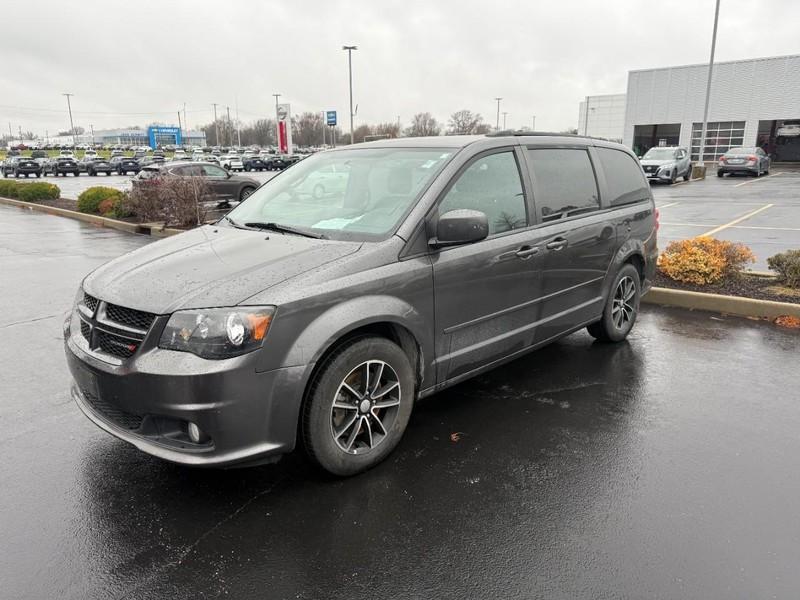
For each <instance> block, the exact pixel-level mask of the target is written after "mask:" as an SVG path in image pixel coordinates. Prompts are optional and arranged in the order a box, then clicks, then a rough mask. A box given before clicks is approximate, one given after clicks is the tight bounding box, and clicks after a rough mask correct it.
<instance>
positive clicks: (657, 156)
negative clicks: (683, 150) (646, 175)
mask: <svg viewBox="0 0 800 600" xmlns="http://www.w3.org/2000/svg"><path fill="white" fill-rule="evenodd" d="M670 158H675V149H674V148H650V150H648V151H647V154H645V155H644V157H643V158H642V160H667V159H670Z"/></svg>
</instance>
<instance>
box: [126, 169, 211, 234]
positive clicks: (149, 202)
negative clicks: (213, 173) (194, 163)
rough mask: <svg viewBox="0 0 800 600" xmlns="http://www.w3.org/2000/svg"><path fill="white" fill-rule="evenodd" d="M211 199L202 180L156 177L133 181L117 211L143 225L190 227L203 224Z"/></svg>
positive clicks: (206, 184)
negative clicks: (121, 210) (122, 211)
mask: <svg viewBox="0 0 800 600" xmlns="http://www.w3.org/2000/svg"><path fill="white" fill-rule="evenodd" d="M213 197H214V195H213V193H212V192H211V188H210V187H209V185H208V183H207V182H206V181H205V180H204V179H203V178H202V177H156V178H153V179H144V180H138V181H136V182H135V185H134V187H133V191H132V192H131V193H130V194H129V195H128V197H127V198H125V199H124V200H123V201H122V202H121V205H120V208H121V209H123V210H126V211H128V212H129V213H131V214H134V215H136V216H137V217H138V219H139V221H140V222H143V223H148V222H163V223H164V226H165V227H167V226H170V225H181V226H191V225H199V224H201V223H202V222H203V220H204V219H205V217H206V209H205V206H204V203H205V202H208V201H210V200H212V199H213Z"/></svg>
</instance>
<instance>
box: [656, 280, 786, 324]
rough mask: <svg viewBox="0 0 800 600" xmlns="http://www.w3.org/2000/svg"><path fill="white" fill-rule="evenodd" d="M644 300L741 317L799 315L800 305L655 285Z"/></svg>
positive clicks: (662, 304)
mask: <svg viewBox="0 0 800 600" xmlns="http://www.w3.org/2000/svg"><path fill="white" fill-rule="evenodd" d="M642 302H644V303H646V304H658V305H661V306H677V307H679V308H689V309H693V310H705V311H709V312H716V313H723V314H726V315H737V316H740V317H757V318H766V319H775V318H777V317H781V316H792V317H798V318H800V304H792V303H791V302H773V301H771V300H756V299H754V298H742V297H739V296H723V295H721V294H706V293H703V292H689V291H685V290H672V289H669V288H659V287H654V288H652V289H651V290H650V291H649V292H647V294H645V295H644V296H643V297H642Z"/></svg>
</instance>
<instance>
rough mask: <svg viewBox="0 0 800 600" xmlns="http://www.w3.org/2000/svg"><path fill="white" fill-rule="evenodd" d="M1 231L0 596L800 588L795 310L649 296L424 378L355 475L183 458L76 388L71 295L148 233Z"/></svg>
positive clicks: (6, 220)
mask: <svg viewBox="0 0 800 600" xmlns="http://www.w3.org/2000/svg"><path fill="white" fill-rule="evenodd" d="M727 184H728V181H727V180H726V181H724V182H722V185H727ZM760 185H768V184H767V183H766V182H764V183H758V184H754V186H745V188H744V189H747V187H755V186H760ZM684 187H686V188H691V189H698V190H699V189H701V188H700V186H697V188H693V187H692V184H690V185H687V186H684ZM673 189H679V188H673ZM739 189H742V188H739ZM666 191H669V190H666ZM659 200H660V202H664V200H665V198H663V197H660V198H659ZM668 210H669V209H663V210H662V215H663V216H662V220H666V215H667V214H668V213H667V211H668ZM764 212H765V213H766V212H767V211H764ZM0 231H1V232H2V233H0V272H2V286H3V293H2V295H0V307H2V311H0V332H2V337H0V339H1V340H2V342H0V364H2V369H0V394H1V396H2V402H0V450H1V451H2V457H3V458H2V461H1V462H0V469H1V471H2V472H1V473H0V483H1V484H0V540H2V552H0V598H4V599H5V598H9V599H14V600H17V599H35V600H39V599H55V598H58V599H73V598H74V599H87V598H91V599H94V598H136V599H164V598H170V599H183V598H187V599H189V598H192V599H196V598H219V597H227V598H237V599H243V598H245V599H246V598H308V599H317V598H348V599H358V598H382V597H387V598H592V599H594V598H681V599H682V598H748V599H753V598H796V597H797V595H798V590H799V589H800V572H799V571H798V569H797V566H798V558H799V557H800V519H799V518H798V506H799V504H798V498H800V475H798V468H797V465H798V456H800V435H798V431H800V393H799V392H798V383H800V379H799V377H800V375H798V369H797V364H798V355H800V353H799V352H798V351H799V350H800V334H798V333H797V332H794V331H790V330H782V329H779V328H777V327H775V326H773V325H771V324H768V323H762V322H755V321H749V320H743V319H734V318H723V317H720V316H716V315H710V314H706V313H692V312H687V311H678V310H666V309H655V308H646V310H645V312H644V313H643V314H642V315H641V318H640V321H639V323H638V324H637V326H636V328H635V330H634V332H633V334H632V335H631V337H630V339H629V341H628V342H626V343H623V344H619V345H603V344H598V343H593V342H592V340H591V338H589V337H588V335H586V334H585V333H583V332H581V333H577V334H574V335H572V336H569V337H568V338H566V339H564V340H562V341H560V342H558V343H556V344H554V345H552V346H550V347H548V348H546V349H543V350H540V351H537V352H535V353H533V354H530V355H528V356H527V357H524V358H522V359H519V360H517V361H515V362H513V363H511V364H509V365H506V366H504V367H501V368H498V369H496V370H494V371H492V372H491V373H488V374H486V375H484V376H481V377H479V378H477V379H474V380H472V381H469V382H466V383H464V384H462V385H459V386H457V387H454V388H452V389H450V390H447V391H445V392H442V393H440V394H437V395H435V396H433V397H432V398H429V399H427V400H425V401H423V402H421V403H420V404H419V405H418V406H417V407H416V409H415V412H414V414H413V416H412V420H411V423H410V426H409V429H408V432H407V433H406V436H405V438H404V440H403V441H402V442H401V444H400V446H399V448H398V449H397V451H396V452H394V453H393V454H392V455H391V456H390V458H389V459H388V460H387V461H386V462H384V463H383V464H381V465H380V466H379V467H377V468H376V469H374V470H372V471H370V472H368V473H366V474H364V475H362V476H359V477H356V478H352V479H347V480H336V479H331V478H329V477H326V476H324V475H321V474H320V473H319V472H317V471H315V470H313V469H312V468H310V467H309V466H308V465H307V464H306V463H305V462H304V460H303V459H302V457H301V456H300V455H297V454H295V455H291V456H288V457H286V458H284V459H283V460H282V461H281V462H279V463H277V464H274V465H268V466H264V467H258V468H251V469H245V470H231V471H213V470H193V469H187V468H182V467H178V466H174V465H170V464H167V463H164V462H161V461H159V460H157V459H154V458H151V457H149V456H146V455H144V454H141V453H139V452H138V451H136V450H135V449H134V448H132V447H130V446H128V445H126V444H125V443H123V442H121V441H118V440H116V439H114V438H112V437H109V436H108V435H106V434H105V433H103V432H102V431H100V430H99V429H97V428H96V427H95V426H94V425H92V424H91V423H90V422H89V421H88V420H87V419H86V418H85V417H84V416H83V415H82V414H81V413H80V411H79V410H78V409H77V407H76V406H75V405H74V404H73V403H72V401H71V400H70V399H69V395H68V386H69V375H68V372H67V368H66V365H65V362H64V358H63V348H62V342H61V322H62V314H63V313H64V311H65V310H67V309H68V307H69V306H70V305H71V303H72V300H73V297H74V295H75V291H76V288H77V286H78V284H79V282H80V280H81V278H82V277H83V275H85V274H86V273H87V272H88V271H89V270H91V269H92V268H93V267H95V266H97V265H99V264H100V263H102V262H104V261H106V260H108V259H110V258H113V257H115V256H117V255H119V254H121V253H123V252H126V251H128V250H131V249H133V248H136V247H138V246H140V245H142V244H146V243H149V242H150V239H149V238H147V237H142V236H132V235H128V234H124V233H120V232H115V231H111V230H105V229H97V228H93V227H91V226H87V225H84V224H81V223H78V222H75V221H71V220H67V219H61V218H58V217H53V216H49V215H44V214H40V213H35V212H32V211H25V210H20V209H16V208H11V207H4V206H0Z"/></svg>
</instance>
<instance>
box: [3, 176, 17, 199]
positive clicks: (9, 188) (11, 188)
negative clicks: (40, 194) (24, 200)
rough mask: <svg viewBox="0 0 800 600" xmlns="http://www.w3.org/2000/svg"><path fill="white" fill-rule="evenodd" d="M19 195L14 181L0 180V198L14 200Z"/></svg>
mask: <svg viewBox="0 0 800 600" xmlns="http://www.w3.org/2000/svg"><path fill="white" fill-rule="evenodd" d="M18 193H19V183H17V182H16V181H4V180H0V196H4V197H5V198H16V197H17V194H18Z"/></svg>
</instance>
